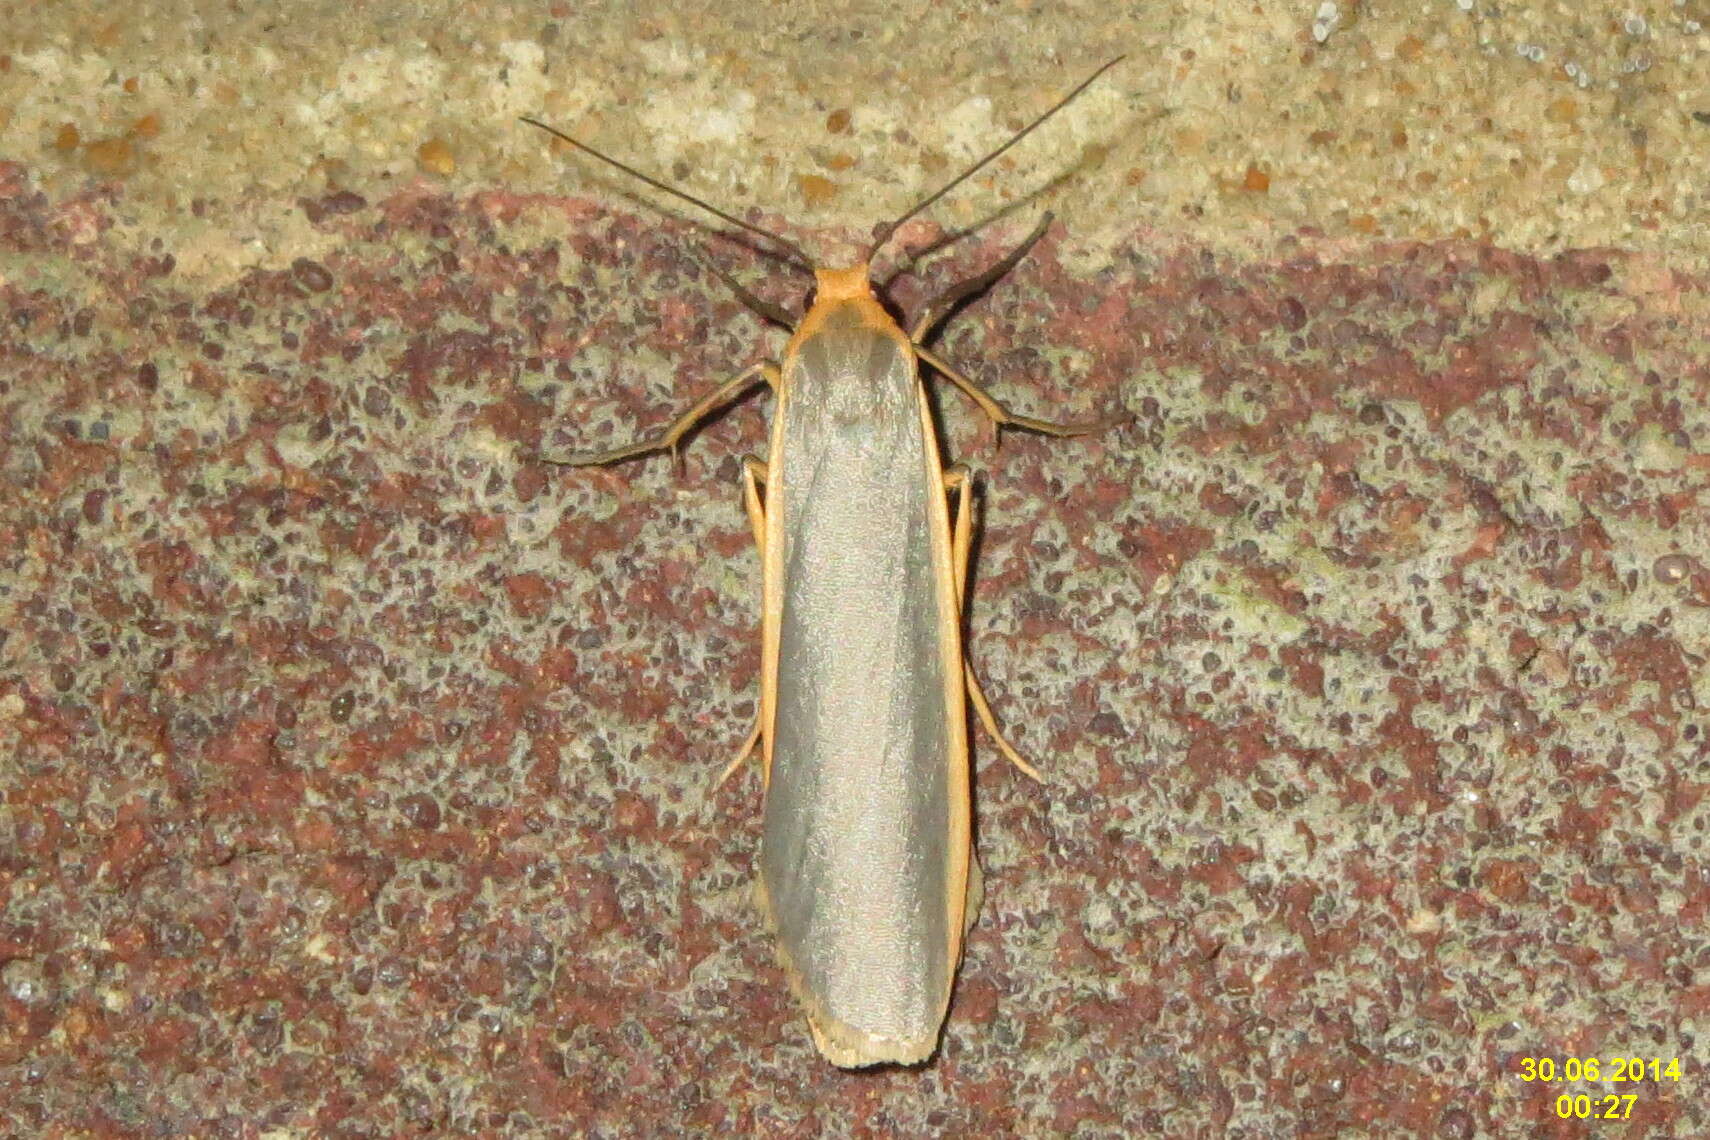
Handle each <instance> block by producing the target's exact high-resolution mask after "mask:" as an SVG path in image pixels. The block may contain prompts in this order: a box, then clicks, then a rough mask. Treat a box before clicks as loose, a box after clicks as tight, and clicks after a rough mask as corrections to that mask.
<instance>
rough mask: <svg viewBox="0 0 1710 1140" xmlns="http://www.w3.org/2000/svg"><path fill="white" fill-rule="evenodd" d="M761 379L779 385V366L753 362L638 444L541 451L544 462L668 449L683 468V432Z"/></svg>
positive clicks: (604, 460) (586, 462) (588, 463)
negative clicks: (567, 451)
mask: <svg viewBox="0 0 1710 1140" xmlns="http://www.w3.org/2000/svg"><path fill="white" fill-rule="evenodd" d="M761 380H764V381H766V383H768V384H770V385H771V386H772V387H774V388H776V387H777V386H778V367H777V365H775V364H773V363H772V362H771V361H769V360H762V361H760V362H759V363H758V364H750V365H749V366H748V367H747V368H744V369H743V370H742V371H741V372H738V373H737V374H736V375H735V376H732V377H731V378H730V379H729V380H726V381H725V382H724V383H723V384H721V385H719V386H718V388H717V390H715V391H713V392H711V393H708V394H707V395H706V396H703V397H701V399H700V400H699V401H698V402H697V403H696V404H695V406H694V407H692V408H690V409H689V410H688V411H686V412H684V413H683V414H682V415H680V416H678V417H677V418H676V419H674V420H672V421H671V424H670V426H669V427H667V428H666V429H665V430H664V431H662V432H660V433H659V434H658V435H655V436H650V437H649V438H647V439H644V440H642V441H641V442H639V443H632V444H630V445H629V446H628V447H614V448H612V449H611V450H610V451H591V452H582V453H579V454H570V455H559V456H552V455H546V454H542V455H541V456H540V459H541V461H542V462H543V463H553V464H557V465H558V466H560V467H603V466H605V465H606V464H608V463H617V462H618V461H620V460H624V459H633V458H635V457H636V456H638V455H647V454H650V453H651V452H655V451H669V452H670V453H671V455H672V457H673V458H674V459H675V460H676V461H677V466H678V467H679V468H681V467H682V464H683V455H682V452H681V451H679V450H678V449H677V444H678V443H679V442H680V441H681V440H682V438H683V436H684V434H686V433H687V432H688V431H689V429H690V428H692V427H694V426H695V425H696V424H698V423H700V422H701V421H702V420H704V419H706V417H707V416H708V415H709V414H710V413H712V412H713V411H715V410H716V409H718V408H721V407H723V406H724V405H726V404H728V403H730V402H731V401H732V400H734V399H736V397H738V396H740V395H742V393H744V392H746V391H747V390H748V389H750V388H752V387H754V385H755V384H757V383H759V382H760V381H761Z"/></svg>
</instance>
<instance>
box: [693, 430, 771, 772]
mask: <svg viewBox="0 0 1710 1140" xmlns="http://www.w3.org/2000/svg"><path fill="white" fill-rule="evenodd" d="M765 482H766V462H765V460H763V459H761V458H760V457H759V456H757V455H747V456H744V457H743V459H742V502H743V505H744V506H746V507H747V508H748V525H749V526H750V527H751V528H752V529H753V531H754V545H755V546H757V547H759V548H760V549H761V550H765V548H766V506H765V504H764V503H763V502H761V499H760V488H761V487H762V486H763V485H764V484H765ZM764 707H765V703H764V702H762V703H761V707H760V708H757V709H755V710H754V727H753V728H750V729H749V730H748V739H746V740H744V741H743V742H742V747H741V748H738V749H737V750H736V757H735V758H734V759H733V760H731V762H730V763H728V764H726V765H725V766H724V771H722V772H720V773H719V775H718V779H716V780H714V781H713V785H712V787H711V788H708V789H707V796H708V797H709V798H710V797H712V796H713V795H715V794H717V792H718V790H719V789H720V788H722V787H724V784H725V781H726V780H728V779H730V778H731V776H733V775H735V774H736V770H737V769H738V768H740V767H742V762H743V761H744V760H746V759H748V757H749V755H750V754H751V753H753V751H754V746H755V745H756V744H759V743H760V716H761V710H762V709H764Z"/></svg>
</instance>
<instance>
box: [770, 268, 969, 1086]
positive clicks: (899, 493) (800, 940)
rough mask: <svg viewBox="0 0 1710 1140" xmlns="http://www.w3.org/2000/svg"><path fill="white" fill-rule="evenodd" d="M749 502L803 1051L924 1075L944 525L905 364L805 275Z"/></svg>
mask: <svg viewBox="0 0 1710 1140" xmlns="http://www.w3.org/2000/svg"><path fill="white" fill-rule="evenodd" d="M820 281H821V287H820V298H819V301H818V302H817V303H816V304H815V306H814V308H813V309H812V310H811V311H810V312H809V314H808V316H807V318H806V319H804V320H803V322H802V325H801V329H800V330H799V331H798V333H797V336H796V337H795V338H794V339H792V341H791V343H790V346H789V348H788V350H786V353H785V357H784V366H783V370H782V382H781V383H780V385H779V389H778V407H777V412H776V418H775V419H774V421H773V430H772V441H771V454H770V462H769V463H768V476H767V484H766V539H765V550H764V561H763V566H764V570H763V579H764V583H763V596H764V609H763V613H762V623H761V624H762V631H763V632H762V636H763V642H762V644H763V650H762V664H761V690H762V717H763V718H764V720H763V725H762V732H761V738H762V740H763V741H764V742H765V752H764V755H765V771H766V797H765V816H764V822H763V825H762V831H761V841H760V847H761V850H760V861H761V876H760V882H761V894H762V898H763V900H764V904H765V909H766V912H767V915H768V917H769V919H770V921H771V923H772V925H773V927H774V930H775V933H776V935H777V940H778V948H779V954H780V958H781V959H782V962H783V965H784V969H785V972H786V974H787V975H788V976H789V979H790V983H791V987H792V988H793V989H794V990H795V992H796V994H797V996H798V998H799V999H800V1000H801V1002H802V1005H803V1007H804V1009H805V1010H806V1011H807V1014H808V1020H809V1025H810V1027H811V1028H812V1032H813V1037H814V1041H815V1044H816V1045H817V1046H818V1047H819V1049H820V1052H821V1053H823V1054H824V1055H825V1056H826V1057H827V1059H829V1060H831V1061H832V1062H833V1063H835V1064H838V1065H844V1066H859V1065H871V1064H878V1063H882V1062H894V1063H904V1064H906V1063H911V1062H917V1061H922V1060H925V1059H926V1058H927V1057H928V1056H930V1055H931V1053H932V1051H933V1049H934V1048H936V1046H937V1041H938V1035H939V1030H940V1027H941V1026H942V1024H943V1021H944V1013H945V1010H946V1008H947V1006H948V1004H949V1000H950V988H951V982H952V980H953V979H954V976H955V971H956V966H957V964H958V962H959V960H960V957H961V948H962V931H963V922H964V919H965V905H966V902H965V900H966V892H967V882H968V868H969V861H970V859H971V849H970V842H969V838H970V837H969V819H968V817H969V794H968V749H967V716H966V711H965V709H966V706H965V704H964V700H965V696H964V692H963V685H962V646H961V639H960V635H959V630H960V622H959V614H958V603H957V591H956V585H955V581H954V577H953V573H952V567H953V563H954V559H953V557H952V551H951V535H950V520H949V508H948V503H947V499H946V496H945V492H944V479H943V468H942V465H941V462H940V459H939V452H938V443H937V440H936V438H935V435H934V432H933V428H932V418H931V414H930V411H929V409H928V407H927V403H926V399H925V394H924V391H923V390H922V388H921V384H920V378H919V373H918V366H917V362H916V358H915V355H914V350H913V345H912V344H911V343H910V341H909V339H908V337H907V336H906V335H905V334H904V333H903V331H902V329H901V328H899V327H898V326H897V325H896V323H895V322H894V321H892V320H891V319H890V317H889V315H888V314H886V313H885V311H884V309H883V308H882V307H880V306H879V304H878V303H877V301H875V300H874V299H873V298H872V295H871V293H870V286H869V285H868V283H867V280H866V274H865V268H864V267H861V268H860V269H858V270H851V271H846V272H824V273H821V274H820Z"/></svg>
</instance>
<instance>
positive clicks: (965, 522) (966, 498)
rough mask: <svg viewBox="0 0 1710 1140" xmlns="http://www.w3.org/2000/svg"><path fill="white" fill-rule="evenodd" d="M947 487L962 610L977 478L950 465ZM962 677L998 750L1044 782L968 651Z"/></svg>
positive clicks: (958, 602)
mask: <svg viewBox="0 0 1710 1140" xmlns="http://www.w3.org/2000/svg"><path fill="white" fill-rule="evenodd" d="M944 489H945V490H946V491H950V492H953V493H954V494H955V496H956V525H955V529H954V531H953V532H952V536H951V540H950V561H951V565H952V567H953V573H954V574H955V578H956V607H957V611H958V612H960V611H961V610H962V608H963V607H964V605H965V596H966V594H967V588H968V552H969V550H970V549H971V547H972V545H973V542H972V539H973V534H974V481H973V480H972V479H970V478H969V477H968V469H967V468H966V467H964V466H962V465H961V464H960V463H958V464H956V465H955V466H954V467H951V468H948V469H947V470H946V471H945V472H944ZM962 677H963V680H964V681H965V682H966V686H967V690H968V699H969V700H971V701H973V702H974V711H975V712H976V713H978V714H979V717H980V723H981V724H983V725H985V726H986V731H987V732H988V733H990V734H991V738H992V739H993V740H995V741H997V746H998V751H999V752H1001V753H1003V758H1004V759H1005V760H1008V761H1009V762H1010V763H1011V764H1014V765H1015V766H1016V767H1017V768H1018V769H1020V771H1021V774H1022V775H1024V776H1030V777H1032V778H1033V779H1034V780H1035V781H1037V782H1038V783H1041V784H1042V783H1044V782H1045V777H1043V776H1041V775H1040V774H1039V769H1037V768H1035V767H1034V766H1033V765H1031V764H1029V763H1028V762H1027V761H1026V760H1023V759H1022V758H1021V753H1019V752H1017V751H1016V750H1015V748H1014V746H1013V745H1011V744H1010V742H1009V741H1008V740H1006V739H1004V735H1003V733H1002V732H999V731H998V726H997V718H996V717H995V716H993V715H992V706H991V704H990V702H988V701H987V700H986V694H985V690H984V689H982V688H980V679H979V678H978V677H976V676H974V665H973V662H971V661H969V660H968V655H967V652H966V651H964V652H963V654H962Z"/></svg>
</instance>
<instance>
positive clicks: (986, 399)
mask: <svg viewBox="0 0 1710 1140" xmlns="http://www.w3.org/2000/svg"><path fill="white" fill-rule="evenodd" d="M914 351H915V354H916V355H917V356H919V357H920V358H921V359H922V360H924V361H926V362H927V363H928V364H930V365H932V367H933V368H935V369H937V370H938V371H939V372H940V373H942V374H943V376H944V378H945V379H947V380H949V381H950V383H952V384H954V385H956V387H958V388H960V389H962V392H963V394H964V395H966V396H967V397H968V399H970V400H972V401H974V403H976V404H978V405H979V406H980V411H982V412H984V413H986V415H987V416H988V417H989V418H990V419H991V421H992V424H993V426H994V427H995V428H997V429H999V430H1001V429H1003V428H1005V427H1019V428H1026V429H1027V430H1028V431H1036V432H1040V433H1042V434H1044V435H1057V436H1072V435H1092V434H1093V433H1095V432H1101V431H1105V430H1107V429H1109V428H1113V427H1116V426H1117V425H1118V424H1121V423H1126V422H1127V420H1128V416H1127V414H1126V413H1124V414H1123V415H1119V416H1110V417H1109V418H1107V419H1102V420H1093V421H1090V422H1086V423H1056V422H1054V421H1052V420H1037V419H1034V418H1033V417H1032V416H1018V415H1016V414H1015V413H1014V412H1012V411H1010V410H1009V409H1008V408H1006V407H1004V406H1003V405H1002V404H1000V403H998V402H997V401H996V400H994V399H992V397H991V396H989V395H987V393H986V391H985V389H983V388H981V387H980V386H979V385H978V384H976V383H974V382H973V381H972V380H970V379H968V378H967V377H966V376H964V375H962V374H961V373H960V372H958V371H956V370H955V369H954V368H952V367H950V365H949V364H947V363H945V361H944V358H943V357H941V356H939V355H938V354H937V353H935V352H933V351H931V350H930V349H927V348H923V347H922V346H920V345H919V344H916V345H915V346H914Z"/></svg>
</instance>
